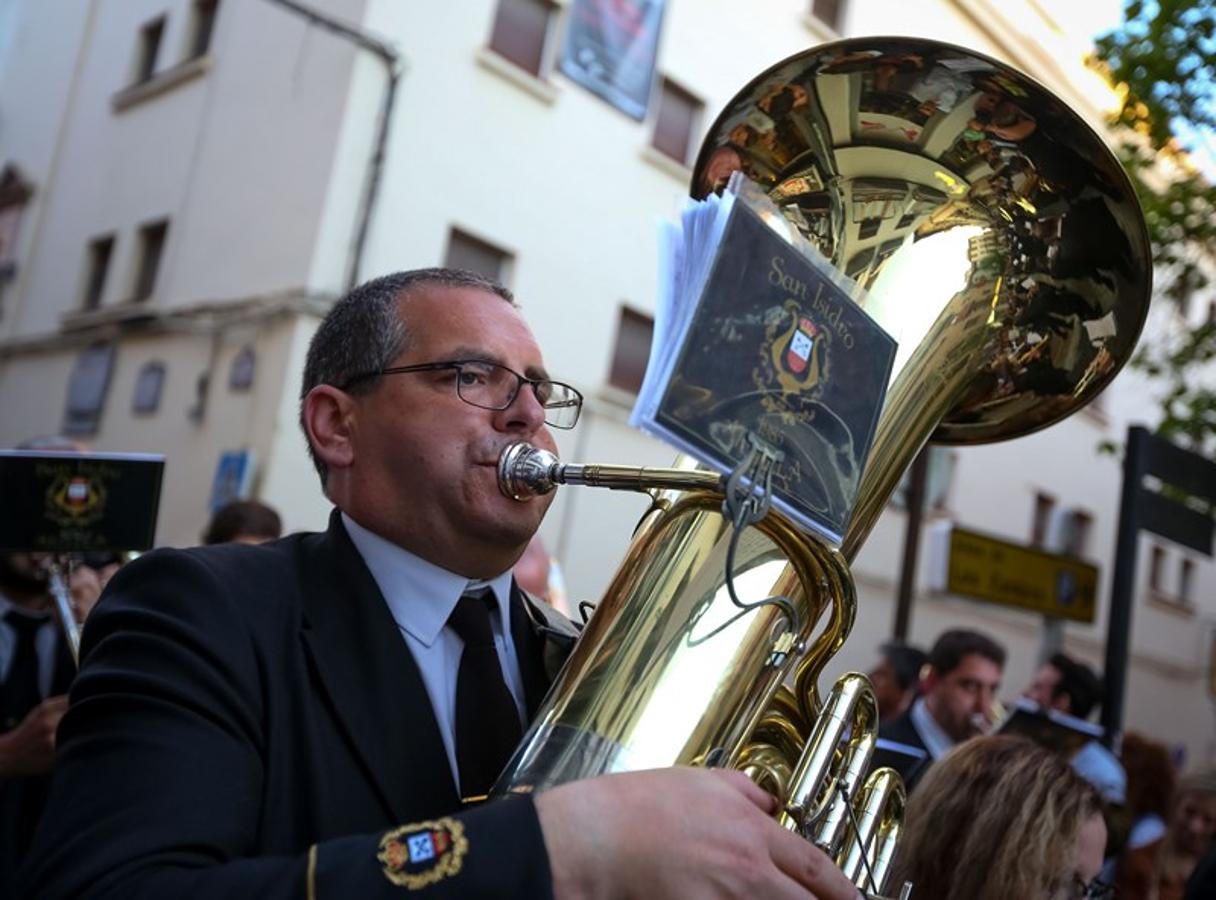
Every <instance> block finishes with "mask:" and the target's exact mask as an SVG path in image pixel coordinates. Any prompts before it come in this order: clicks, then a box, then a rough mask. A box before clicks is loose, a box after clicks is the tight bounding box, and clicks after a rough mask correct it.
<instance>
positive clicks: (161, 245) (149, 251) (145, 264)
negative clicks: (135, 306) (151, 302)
mask: <svg viewBox="0 0 1216 900" xmlns="http://www.w3.org/2000/svg"><path fill="white" fill-rule="evenodd" d="M168 233H169V223H168V222H167V221H165V220H163V219H162V220H161V221H159V222H152V223H150V224H148V225H145V226H143V227H142V228H140V229H139V268H138V270H137V271H136V274H135V292H134V294H132V296H131V299H132V300H147V299H148V298H149V297H151V296H152V290H153V289H154V288H155V287H156V273H157V271H158V270H159V269H160V260H161V257H162V256H163V255H164V252H165V237H166V235H167V234H168Z"/></svg>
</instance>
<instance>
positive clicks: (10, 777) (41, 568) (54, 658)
mask: <svg viewBox="0 0 1216 900" xmlns="http://www.w3.org/2000/svg"><path fill="white" fill-rule="evenodd" d="M18 449H20V450H36V451H40V452H56V453H78V452H83V451H85V450H86V449H87V448H86V447H85V446H84V445H82V444H79V443H77V442H75V441H72V440H70V439H68V438H64V437H59V436H47V437H38V438H31V439H30V440H26V441H23V442H22V443H21V445H20V446H19V447H18ZM117 568H118V559H117V557H116V556H114V555H113V554H87V555H84V556H76V557H75V558H74V559H73V560H72V565H71V571H70V574H69V576H68V591H69V598H70V601H71V605H72V608H73V612H74V613H75V615H76V620H77V622H80V623H83V622H84V620H85V618H86V617H87V616H88V615H89V612H90V611H91V610H92V608H93V606H94V604H96V602H97V598H98V597H99V596H100V595H101V591H102V588H103V587H104V586H105V582H106V581H107V580H108V579H109V577H110V576H111V575H113V573H114V572H115V571H116V570H117ZM53 610H54V603H53V602H52V599H51V591H50V576H49V574H48V570H47V568H46V566H45V565H44V560H43V559H42V558H41V557H40V556H38V555H37V554H34V553H16V552H12V553H10V552H0V897H15V896H17V894H16V880H17V869H18V867H19V866H20V863H21V860H22V859H23V858H24V856H25V853H26V851H27V850H28V848H29V844H30V839H31V837H32V836H33V832H34V827H35V826H36V824H37V822H38V818H39V817H40V815H41V813H42V808H43V805H44V803H45V802H46V793H47V789H48V786H49V779H48V777H47V776H48V773H49V772H50V770H51V766H52V763H53V761H54V756H55V733H56V730H57V729H58V727H59V720H60V719H61V718H63V714H64V711H65V710H66V709H67V705H68V698H67V692H68V687H69V686H70V685H71V683H72V679H73V678H74V677H75V675H76V662H75V660H73V659H72V654H71V650H70V649H69V648H68V644H67V640H66V639H65V637H64V634H63V630H62V628H61V626H60V623H59V621H58V619H57V618H56V615H57V613H55V612H54V611H53Z"/></svg>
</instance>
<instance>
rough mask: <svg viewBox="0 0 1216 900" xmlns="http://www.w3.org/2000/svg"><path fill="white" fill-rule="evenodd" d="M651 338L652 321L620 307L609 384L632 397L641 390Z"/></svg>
mask: <svg viewBox="0 0 1216 900" xmlns="http://www.w3.org/2000/svg"><path fill="white" fill-rule="evenodd" d="M653 335H654V319H653V318H651V317H650V316H648V315H646V314H645V313H640V312H636V311H634V310H632V309H629V308H628V307H625V306H622V307H621V316H620V319H619V320H618V321H617V326H616V346H615V347H614V348H613V350H612V368H611V369H610V370H609V371H608V383H609V384H611V385H612V386H613V387H618V388H620V389H621V390H625V391H629V392H630V393H632V394H636V393H638V392H639V391H640V390H641V389H642V379H643V378H644V377H645V376H646V364H647V363H648V362H649V361H650V341H651V338H652V337H653Z"/></svg>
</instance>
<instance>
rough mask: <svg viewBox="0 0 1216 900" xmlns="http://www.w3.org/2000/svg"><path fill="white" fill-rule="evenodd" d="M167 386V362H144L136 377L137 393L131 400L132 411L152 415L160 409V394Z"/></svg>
mask: <svg viewBox="0 0 1216 900" xmlns="http://www.w3.org/2000/svg"><path fill="white" fill-rule="evenodd" d="M164 387H165V364H164V363H163V362H150V363H144V366H143V368H142V369H140V370H139V375H138V377H137V378H136V379H135V395H134V397H133V398H132V400H131V411H132V412H134V413H136V414H137V415H144V416H146V415H150V414H152V413H154V412H156V411H157V410H158V409H160V395H161V392H162V391H163V390H164Z"/></svg>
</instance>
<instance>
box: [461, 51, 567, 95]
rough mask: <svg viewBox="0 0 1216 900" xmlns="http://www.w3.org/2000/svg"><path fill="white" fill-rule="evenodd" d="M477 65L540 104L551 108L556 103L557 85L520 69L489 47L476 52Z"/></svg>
mask: <svg viewBox="0 0 1216 900" xmlns="http://www.w3.org/2000/svg"><path fill="white" fill-rule="evenodd" d="M477 64H478V65H479V66H481V67H482V68H484V69H489V70H490V71H491V72H493V73H494V74H495V75H498V76H500V77H501V78H504V79H505V80H507V81H509V82H511V84H513V85H515V86H516V87H517V88H520V89H522V90H523V91H524V92H525V93H528V94H531V95H532V96H533V97H535V98H536V99H537V100H539V101H541V102H542V103H546V104H548V105H550V106H552V105H553V104H554V103H556V102H557V96H558V88H557V85H555V84H553V83H552V82H549V81H546V80H545V79H543V78H538V77H537V76H535V75H533V74H532V73H531V72H527V71H525V70H523V69H521V68H520V67H519V66H517V65H515V63H513V62H511V61H510V60H509V59H504V58H503V57H502V56H499V55H498V54H497V53H495V52H494V51H493V50H491V49H490V48H489V47H481V48H479V49H478V50H477Z"/></svg>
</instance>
